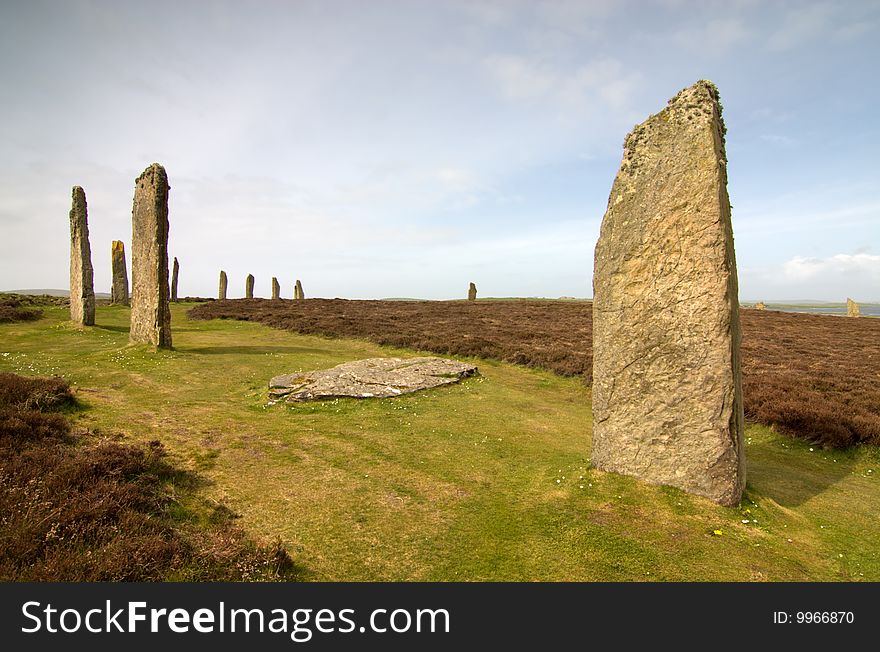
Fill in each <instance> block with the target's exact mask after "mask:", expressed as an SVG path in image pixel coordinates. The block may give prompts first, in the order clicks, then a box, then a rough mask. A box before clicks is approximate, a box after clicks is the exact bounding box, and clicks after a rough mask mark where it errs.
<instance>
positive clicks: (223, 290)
mask: <svg viewBox="0 0 880 652" xmlns="http://www.w3.org/2000/svg"><path fill="white" fill-rule="evenodd" d="M226 285H227V280H226V272H224V271H223V270H222V269H221V270H220V291H219V292H218V293H217V298H218V299H220V300H221V301H222V300H223V299H225V298H226Z"/></svg>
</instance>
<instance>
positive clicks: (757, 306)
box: [755, 301, 767, 310]
mask: <svg viewBox="0 0 880 652" xmlns="http://www.w3.org/2000/svg"><path fill="white" fill-rule="evenodd" d="M766 309H767V306H765V305H764V302H763V301H759V302H758V303H756V304H755V310H766Z"/></svg>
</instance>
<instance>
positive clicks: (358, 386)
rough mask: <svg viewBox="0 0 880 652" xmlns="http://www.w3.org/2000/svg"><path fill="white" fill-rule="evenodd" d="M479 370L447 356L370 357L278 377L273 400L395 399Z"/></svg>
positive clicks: (272, 383)
mask: <svg viewBox="0 0 880 652" xmlns="http://www.w3.org/2000/svg"><path fill="white" fill-rule="evenodd" d="M475 373H477V367H476V366H474V365H472V364H467V363H464V362H458V361H456V360H448V359H446V358H433V357H424V358H369V359H367V360H358V361H356V362H345V363H343V364H340V365H337V366H335V367H333V368H332V369H321V370H318V371H307V372H302V373H293V374H285V375H283V376H275V377H274V378H273V379H272V380H270V381H269V399H270V401H279V400H284V401H288V402H291V403H293V402H299V401H316V400H322V399H330V398H340V397H352V398H391V397H394V396H400V395H401V394H409V393H411V392H417V391H419V390H422V389H429V388H432V387H439V386H440V385H448V384H450V383H457V382H458V381H460V380H461V379H462V378H465V377H467V376H472V375H473V374H475Z"/></svg>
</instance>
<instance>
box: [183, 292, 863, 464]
mask: <svg viewBox="0 0 880 652" xmlns="http://www.w3.org/2000/svg"><path fill="white" fill-rule="evenodd" d="M189 314H190V316H191V317H192V318H194V319H214V318H220V319H240V320H244V321H253V322H259V323H262V324H266V325H268V326H272V327H275V328H281V329H286V330H290V331H295V332H298V333H306V334H317V335H325V336H329V337H351V338H361V339H366V340H369V341H372V342H376V343H378V344H386V345H391V346H398V347H406V348H411V349H415V350H419V351H430V352H433V353H439V354H445V355H463V356H475V357H480V358H489V359H495V360H503V361H506V362H513V363H516V364H522V365H526V366H531V367H540V368H544V369H549V370H552V371H555V372H556V373H559V374H561V375H564V376H572V375H582V376H584V378H585V380H586V381H587V382H590V381H591V380H592V378H591V376H592V363H593V360H592V305H591V304H590V303H589V302H586V301H583V302H569V301H565V302H563V301H539V300H522V301H519V300H517V301H471V302H468V301H349V300H345V299H309V300H307V301H297V302H292V301H282V302H278V301H276V302H271V301H267V300H264V299H251V300H247V299H233V300H226V301H213V302H211V303H209V304H205V305H201V306H197V307H195V308H193V309H192V310H191V311H190V313H189ZM740 319H741V323H742V331H743V338H742V373H743V400H744V404H745V414H746V418H747V419H749V420H752V421H758V422H760V423H764V424H767V425H773V426H776V427H778V428H779V429H780V430H782V431H784V432H787V433H789V434H792V435H794V436H797V437H801V438H804V439H807V440H809V441H814V442H817V443H819V444H821V445H824V446H836V447H844V446H849V445H852V444H856V443H869V444H875V445H876V444H880V372H878V369H880V319H871V318H861V319H843V318H840V317H830V316H821V315H805V314H794V313H784V312H776V311H770V310H766V311H757V310H748V309H744V310H742V311H741V313H740Z"/></svg>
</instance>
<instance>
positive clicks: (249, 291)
mask: <svg viewBox="0 0 880 652" xmlns="http://www.w3.org/2000/svg"><path fill="white" fill-rule="evenodd" d="M244 298H245V299H253V298H254V275H253V274H248V275H247V278H246V279H245V280H244Z"/></svg>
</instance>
